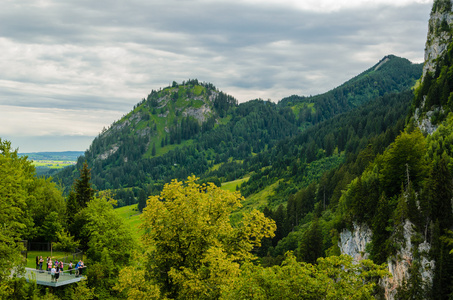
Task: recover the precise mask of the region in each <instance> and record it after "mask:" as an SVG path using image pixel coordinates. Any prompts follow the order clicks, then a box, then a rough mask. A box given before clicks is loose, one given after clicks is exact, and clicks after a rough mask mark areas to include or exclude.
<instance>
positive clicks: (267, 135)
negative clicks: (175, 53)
mask: <svg viewBox="0 0 453 300" xmlns="http://www.w3.org/2000/svg"><path fill="white" fill-rule="evenodd" d="M398 66H400V67H398ZM421 72H422V69H421V65H413V64H411V63H410V62H409V61H407V60H405V59H402V58H398V57H395V56H389V57H386V58H384V59H383V60H381V61H380V62H379V63H378V64H377V65H375V66H374V67H373V68H371V69H369V70H368V71H366V72H364V73H362V74H360V75H358V76H356V77H355V78H353V79H351V80H350V81H348V82H346V83H345V84H343V85H342V86H340V87H338V88H336V89H334V90H332V91H329V92H327V93H325V94H322V95H318V96H313V97H299V96H292V97H288V98H285V99H282V101H280V102H279V103H278V104H275V103H272V102H270V101H263V100H261V99H255V100H251V101H248V102H245V103H241V104H238V102H237V100H236V99H235V98H234V97H233V96H230V95H227V94H225V93H223V92H221V91H219V90H218V89H217V88H216V87H215V86H214V85H212V84H210V83H201V82H198V80H189V81H187V82H183V83H181V84H178V83H176V82H173V84H172V85H171V86H168V87H165V88H163V89H159V90H157V91H154V90H153V91H151V93H150V94H149V95H148V96H147V97H146V98H144V99H143V100H142V101H141V102H140V103H138V104H137V105H135V106H134V108H133V110H132V111H131V112H129V113H128V114H126V115H125V116H124V117H123V118H122V119H120V120H118V121H116V122H114V123H113V124H112V125H111V126H110V127H109V128H108V129H104V130H103V131H102V132H101V133H100V134H99V136H97V137H96V138H95V139H94V141H93V143H92V144H91V146H90V147H89V149H88V150H87V151H86V152H85V153H84V156H82V157H79V159H78V163H77V166H74V167H69V168H65V169H64V170H62V171H60V172H59V173H58V174H56V175H55V177H56V180H58V181H61V182H62V183H63V185H64V186H65V187H66V188H67V189H69V187H70V186H71V184H72V183H73V181H74V178H76V177H77V176H78V171H77V169H78V168H80V167H81V165H82V163H83V162H84V161H85V160H86V161H87V162H88V164H89V167H90V168H91V169H92V183H93V184H94V186H95V188H96V189H98V190H105V189H112V190H114V191H115V193H116V195H117V196H116V197H117V199H118V201H119V204H120V205H125V204H133V203H136V202H137V201H138V200H139V199H142V201H144V200H143V199H146V196H147V195H150V194H155V193H157V192H158V191H159V190H160V189H161V188H162V186H163V184H164V183H167V182H169V181H170V180H171V179H175V178H176V179H185V178H186V177H187V176H189V175H191V174H195V175H197V176H199V177H200V178H201V180H204V181H213V182H217V183H218V184H220V182H226V181H230V180H235V179H238V178H243V177H244V176H252V177H251V178H250V181H249V182H248V183H247V184H245V185H244V188H243V190H242V191H243V192H244V193H245V194H246V195H248V196H251V195H252V194H255V193H257V192H259V191H260V190H262V189H264V188H265V186H262V184H263V183H264V182H275V180H278V178H279V177H278V176H280V175H281V174H280V175H279V174H274V175H273V176H277V177H275V178H274V177H273V179H271V178H269V174H267V173H266V172H265V173H261V172H263V168H270V166H273V164H275V163H276V162H278V168H277V165H276V166H273V168H274V169H282V170H283V169H284V168H291V166H293V167H294V163H287V162H286V161H285V160H284V159H283V158H284V157H282V158H280V157H279V156H278V157H274V156H272V155H270V154H273V153H276V152H279V151H280V149H281V146H282V145H284V144H286V143H288V141H289V140H288V139H290V138H291V137H295V136H298V135H300V134H302V133H303V132H305V131H306V130H308V128H309V127H312V126H314V125H315V124H318V123H320V122H321V121H322V120H329V119H331V118H332V117H333V116H335V115H337V114H340V113H344V112H347V111H351V110H353V109H355V108H356V107H357V108H358V107H361V106H362V105H363V104H365V103H368V102H370V101H371V100H373V99H377V98H378V97H379V96H380V95H390V94H391V93H395V92H399V91H403V90H408V89H410V88H411V87H412V86H413V84H414V83H415V81H416V79H417V78H419V77H420V75H421ZM346 91H350V92H349V94H347V93H346ZM351 91H353V92H354V95H356V96H355V97H352V96H351ZM342 95H343V96H342ZM345 95H346V96H347V95H349V96H347V97H346V96H345ZM345 97H346V98H345ZM386 101H389V100H386ZM399 103H400V102H398V101H397V103H396V104H395V105H400V104H399ZM386 105H390V104H386ZM388 109H389V110H390V112H389V114H391V112H392V109H391V108H388ZM301 111H304V112H303V113H301ZM399 113H401V112H400V111H399ZM384 115H385V114H384ZM384 115H382V117H384ZM400 117H401V116H398V118H395V117H391V118H389V117H388V116H387V119H386V121H385V122H384V121H383V120H382V121H379V120H380V119H379V120H378V118H376V121H375V122H378V123H379V122H380V123H379V124H380V125H376V126H375V125H373V126H375V127H376V128H375V129H373V135H374V134H377V133H375V132H379V133H380V132H382V131H385V129H386V128H385V126H394V124H395V122H397V120H398V119H399V118H400ZM379 118H380V117H379ZM366 123H367V122H366V120H364V121H362V123H361V124H357V126H358V127H357V128H352V129H349V128H350V126H347V127H344V128H343V129H344V130H343V131H342V132H340V133H339V135H338V136H334V137H333V140H332V137H331V136H330V135H329V136H327V137H325V136H323V137H321V136H320V135H317V136H314V135H312V136H311V137H308V138H309V140H308V141H307V142H308V144H306V143H305V141H304V142H302V143H301V144H299V146H298V147H299V149H298V150H297V151H298V152H299V153H301V156H300V157H299V158H298V161H299V162H300V164H301V165H300V166H299V167H297V168H296V167H294V168H296V169H295V170H302V169H301V168H304V167H303V166H304V164H305V163H313V162H315V161H318V160H321V161H323V160H324V162H322V163H321V165H323V167H317V168H315V169H314V170H312V172H315V173H316V172H321V171H322V172H324V171H325V170H326V168H327V169H328V168H330V167H334V166H337V165H338V163H339V162H341V161H342V159H343V158H341V157H344V156H341V157H337V158H333V157H331V156H332V155H333V154H334V153H336V154H335V155H339V154H340V153H339V152H338V151H340V152H341V151H344V150H346V149H347V150H349V151H351V152H354V153H356V152H357V151H358V150H357V149H358V148H357V147H359V146H360V147H363V146H364V144H366V139H365V138H364V136H363V134H364V132H368V133H370V132H371V131H370V129H369V128H368V127H367V125H366ZM391 124H393V125H391ZM329 126H333V127H332V128H337V129H338V127H335V126H336V124H333V125H329ZM368 126H370V125H368ZM358 129H362V131H360V130H359V131H357V130H358ZM351 130H352V131H351ZM363 130H365V131H363ZM323 132H324V131H323ZM332 132H334V131H333V129H332V130H331V133H332ZM311 134H315V135H316V133H311ZM354 136H357V137H354ZM365 137H366V138H370V137H371V136H369V135H365ZM362 138H364V139H363V141H361V142H358V141H360V140H361V139H362ZM326 139H327V140H329V141H327V140H326ZM337 139H341V140H339V141H337ZM350 139H358V141H357V140H353V141H350ZM330 140H332V141H330ZM310 142H311V144H310ZM301 147H302V148H301ZM336 147H337V148H338V149H337V150H336V151H337V152H335V148H336ZM290 148H291V149H293V148H294V147H290ZM283 149H284V148H283ZM294 149H295V148H294ZM291 151H296V150H291ZM307 151H308V152H307ZM307 153H308V161H306V160H307V157H306V155H307ZM290 154H291V155H294V153H286V154H284V153H282V155H284V156H285V155H290ZM343 155H344V154H343ZM282 159H283V160H282ZM332 159H333V161H332ZM260 160H261V161H260ZM329 161H330V162H329ZM328 166H330V167H328ZM284 172H286V171H284ZM258 174H261V175H258ZM310 174H312V173H310ZM256 176H264V178H267V179H266V180H264V181H263V178H262V179H258V178H257V177H256ZM285 176H286V175H285ZM310 176H312V177H311V179H310V180H312V179H314V178H318V177H319V176H320V175H318V174H314V175H310ZM288 180H289V182H290V181H291V180H290V179H289V178H288ZM301 180H302V179H300V180H299V179H298V182H302V181H304V180H302V181H301ZM305 181H306V180H305ZM255 183H259V184H258V186H253V185H254V184H255ZM260 184H261V186H260ZM297 185H298V184H296V185H295V186H294V188H297ZM246 187H247V188H246ZM245 189H246V190H245ZM284 190H285V191H286V192H285V193H284V194H285V195H286V194H287V192H288V191H291V188H290V189H287V188H286V187H285V188H284ZM296 190H297V189H295V190H294V191H296ZM272 194H274V196H275V192H272ZM277 194H278V192H277ZM277 196H278V195H277ZM280 201H281V200H278V201H277V203H278V202H280Z"/></svg>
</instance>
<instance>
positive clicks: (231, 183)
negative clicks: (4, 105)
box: [221, 177, 250, 192]
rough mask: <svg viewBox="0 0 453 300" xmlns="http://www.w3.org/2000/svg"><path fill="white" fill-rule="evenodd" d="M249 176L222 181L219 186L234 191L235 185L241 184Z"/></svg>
mask: <svg viewBox="0 0 453 300" xmlns="http://www.w3.org/2000/svg"><path fill="white" fill-rule="evenodd" d="M249 178H250V177H245V178H241V179H237V180H233V181H228V182H223V183H222V186H221V188H222V190H226V191H230V192H235V191H236V187H237V186H238V185H241V184H242V183H243V182H246V181H248V180H249Z"/></svg>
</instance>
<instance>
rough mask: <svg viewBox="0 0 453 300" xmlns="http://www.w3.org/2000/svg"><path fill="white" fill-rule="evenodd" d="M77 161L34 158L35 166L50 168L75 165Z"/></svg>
mask: <svg viewBox="0 0 453 300" xmlns="http://www.w3.org/2000/svg"><path fill="white" fill-rule="evenodd" d="M75 163H76V162H75V161H64V160H61V161H48V160H33V165H34V166H35V167H46V168H49V169H62V168H64V167H67V166H71V165H74V164H75Z"/></svg>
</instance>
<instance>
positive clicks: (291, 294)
mask: <svg viewBox="0 0 453 300" xmlns="http://www.w3.org/2000/svg"><path fill="white" fill-rule="evenodd" d="M317 262H318V263H317V265H312V264H308V263H303V262H302V263H298V262H297V261H296V258H295V257H294V255H292V254H291V253H290V252H289V253H288V254H287V257H286V259H285V261H284V262H283V263H282V265H281V266H273V267H270V268H263V267H262V266H257V265H253V264H251V263H246V264H244V265H243V267H242V268H241V271H242V272H241V274H240V276H238V277H236V278H235V279H234V281H233V282H232V284H231V285H230V286H228V287H225V288H224V289H223V290H222V296H221V299H332V300H333V299H372V298H373V295H374V294H375V287H376V285H377V282H378V280H379V279H380V278H383V277H384V276H387V275H389V273H388V271H387V270H386V266H385V265H376V264H374V263H373V262H372V261H370V260H362V261H360V262H359V263H354V262H353V259H352V257H350V256H346V255H341V256H332V257H327V258H319V259H318V261H317Z"/></svg>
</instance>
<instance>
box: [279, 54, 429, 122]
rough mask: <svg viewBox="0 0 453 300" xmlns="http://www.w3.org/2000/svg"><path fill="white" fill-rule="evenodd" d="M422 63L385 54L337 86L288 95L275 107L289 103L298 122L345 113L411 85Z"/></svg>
mask: <svg viewBox="0 0 453 300" xmlns="http://www.w3.org/2000/svg"><path fill="white" fill-rule="evenodd" d="M422 66H423V64H413V63H411V62H410V61H409V60H407V59H405V58H400V57H397V56H395V55H387V56H385V57H384V58H382V59H381V60H380V61H379V62H378V63H377V64H375V65H374V66H372V67H371V68H369V69H368V70H366V71H364V72H362V73H361V74H359V75H357V76H355V77H354V78H352V79H350V80H348V81H347V82H345V83H344V84H342V85H340V86H339V87H337V88H335V89H333V90H331V91H328V92H326V93H323V94H319V95H316V96H310V97H302V96H296V95H293V96H290V97H287V98H283V99H282V100H281V101H279V103H278V104H279V106H283V107H285V106H290V107H291V108H292V109H293V111H294V113H295V114H296V116H297V118H298V120H300V121H301V122H308V123H312V124H316V123H318V122H320V121H323V120H327V119H329V118H330V117H333V116H334V115H337V114H340V113H344V112H347V111H349V110H351V109H353V108H355V107H358V106H360V105H363V104H365V103H366V102H368V101H370V100H372V99H375V98H377V97H379V96H384V95H386V94H389V93H395V92H399V91H402V90H405V89H408V88H411V87H412V86H414V84H415V82H416V81H417V80H418V79H419V78H420V74H421V70H422Z"/></svg>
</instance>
